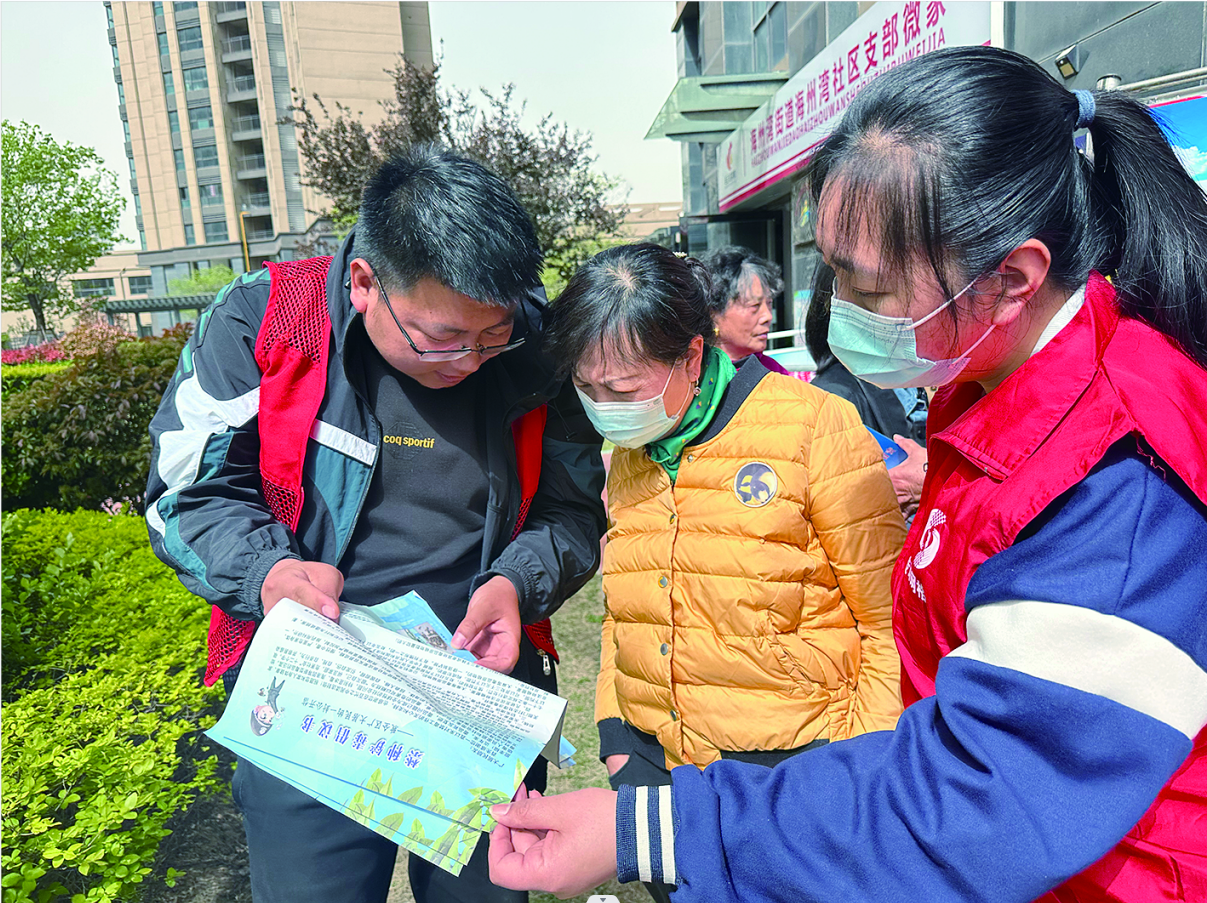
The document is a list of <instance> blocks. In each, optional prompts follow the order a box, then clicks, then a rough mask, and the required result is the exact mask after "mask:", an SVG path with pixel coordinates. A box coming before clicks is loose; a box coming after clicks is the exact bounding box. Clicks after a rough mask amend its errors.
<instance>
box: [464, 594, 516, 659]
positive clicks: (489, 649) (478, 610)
mask: <svg viewBox="0 0 1207 903" xmlns="http://www.w3.org/2000/svg"><path fill="white" fill-rule="evenodd" d="M453 648H454V649H468V650H469V651H470V652H472V653H473V654H474V655H476V656H477V657H478V664H479V665H482V666H483V667H485V668H490V670H492V671H498V672H499V673H500V674H510V673H511V669H512V668H514V667H515V663H516V662H518V661H519V660H520V597H519V596H518V595H516V591H515V587H514V586H513V585H512V583H511V581H510V580H508V579H507V578H506V577H503V576H495V577H491V578H490V579H489V580H487V581H486V582H485V583H483V584H482V585H481V586H479V587H478V590H477V592H475V593H474V594H473V596H471V597H470V600H469V609H468V610H467V611H466V612H465V619H464V620H463V621H462V622H461V623H460V624H459V625H457V629H456V631H455V632H454V633H453Z"/></svg>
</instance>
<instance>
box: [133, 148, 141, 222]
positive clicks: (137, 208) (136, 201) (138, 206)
mask: <svg viewBox="0 0 1207 903" xmlns="http://www.w3.org/2000/svg"><path fill="white" fill-rule="evenodd" d="M130 162H131V163H133V162H134V161H133V160H131V161H130ZM134 215H135V216H142V198H141V197H139V196H138V195H137V194H136V195H134Z"/></svg>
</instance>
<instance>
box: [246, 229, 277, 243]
mask: <svg viewBox="0 0 1207 903" xmlns="http://www.w3.org/2000/svg"><path fill="white" fill-rule="evenodd" d="M276 234H277V233H275V232H273V231H272V229H249V230H248V231H247V240H248V241H271V240H272V238H273V236H275V235H276Z"/></svg>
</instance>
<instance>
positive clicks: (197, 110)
mask: <svg viewBox="0 0 1207 903" xmlns="http://www.w3.org/2000/svg"><path fill="white" fill-rule="evenodd" d="M213 127H214V115H213V113H211V112H210V105H209V104H206V105H205V106H204V107H189V128H191V129H192V130H193V131H194V132H195V131H198V130H199V129H212V128H213Z"/></svg>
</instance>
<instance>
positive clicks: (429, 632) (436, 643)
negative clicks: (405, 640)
mask: <svg viewBox="0 0 1207 903" xmlns="http://www.w3.org/2000/svg"><path fill="white" fill-rule="evenodd" d="M403 629H404V630H405V632H406V634H407V636H409V637H410V638H411V639H412V640H414V641H415V642H416V643H419V644H420V645H426V646H431V647H433V648H435V649H441V650H443V651H445V652H447V651H448V643H446V642H445V641H444V637H442V636H441V635H440V632H439V631H438V630H436V628H435V627H433V626H432V625H431V624H430V623H428V622H426V621H425V622H424V623H422V624H420V625H419V626H418V627H416V628H414V629H411V628H409V627H407V628H403Z"/></svg>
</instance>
